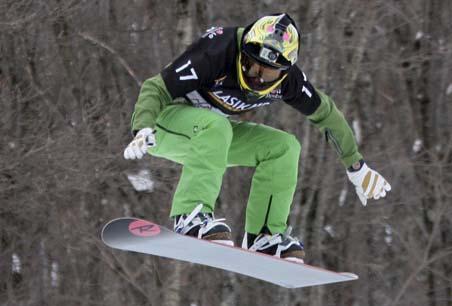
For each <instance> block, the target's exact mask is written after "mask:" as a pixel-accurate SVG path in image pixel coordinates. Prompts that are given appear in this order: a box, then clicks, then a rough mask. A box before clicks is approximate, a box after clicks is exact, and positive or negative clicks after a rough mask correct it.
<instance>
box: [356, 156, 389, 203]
mask: <svg viewBox="0 0 452 306" xmlns="http://www.w3.org/2000/svg"><path fill="white" fill-rule="evenodd" d="M347 175H348V178H349V179H350V181H351V182H352V183H353V185H355V189H356V193H357V194H358V197H359V199H360V200H361V203H362V204H363V205H364V206H366V204H367V199H371V198H374V199H375V200H378V199H379V198H384V197H385V196H386V192H389V191H390V190H391V185H389V183H388V182H387V181H386V180H385V179H384V177H382V176H381V174H380V173H378V172H377V171H375V170H372V169H370V168H369V167H368V166H367V165H366V163H364V164H363V166H362V167H361V169H360V170H359V171H356V172H350V171H347Z"/></svg>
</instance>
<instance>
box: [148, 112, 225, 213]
mask: <svg viewBox="0 0 452 306" xmlns="http://www.w3.org/2000/svg"><path fill="white" fill-rule="evenodd" d="M156 129H157V134H156V137H157V146H156V147H155V148H151V149H150V151H149V153H150V154H152V155H154V156H159V157H164V158H167V159H170V160H173V161H176V162H178V163H181V164H183V169H182V174H181V177H180V179H179V183H178V186H177V189H176V192H175V194H174V197H173V204H172V209H171V216H176V215H181V214H187V213H190V212H191V211H192V210H193V209H194V208H195V207H196V206H197V205H198V204H199V203H203V204H204V208H203V212H213V210H214V205H215V201H216V199H217V197H218V194H219V192H220V188H221V183H222V179H223V174H224V171H225V169H226V166H227V156H228V151H229V146H230V144H231V140H232V127H231V124H230V123H229V120H228V119H227V118H225V117H223V116H221V115H219V114H216V113H214V112H212V111H210V110H205V109H200V108H194V107H191V106H186V105H172V106H168V107H167V108H165V109H164V110H163V112H162V113H161V114H160V115H159V117H158V119H157V128H156Z"/></svg>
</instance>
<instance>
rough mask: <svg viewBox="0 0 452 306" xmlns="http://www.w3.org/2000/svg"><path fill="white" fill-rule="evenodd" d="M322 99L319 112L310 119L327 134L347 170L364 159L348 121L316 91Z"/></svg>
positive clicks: (321, 93) (328, 98) (327, 98)
mask: <svg viewBox="0 0 452 306" xmlns="http://www.w3.org/2000/svg"><path fill="white" fill-rule="evenodd" d="M315 91H316V93H317V95H318V96H319V97H320V104H319V106H318V108H317V110H316V111H315V112H314V113H312V114H311V115H309V116H308V119H309V120H310V121H311V122H312V123H313V124H314V125H315V126H316V127H318V128H319V129H320V131H321V132H322V133H324V134H325V137H326V139H327V140H328V141H329V142H330V143H331V144H332V145H333V147H334V148H335V149H336V152H337V153H338V155H339V156H340V159H341V161H342V163H343V164H344V166H345V167H346V168H348V167H350V166H351V165H352V164H354V163H355V162H357V161H359V160H360V159H362V155H361V154H360V153H359V152H358V145H357V143H356V140H355V137H354V135H353V132H352V129H351V128H350V126H349V124H348V122H347V120H346V119H345V118H344V115H343V114H342V112H340V111H339V110H338V109H337V107H336V105H335V104H334V102H333V100H332V99H331V98H330V97H329V96H327V95H326V94H324V93H323V92H321V91H320V90H318V89H315Z"/></svg>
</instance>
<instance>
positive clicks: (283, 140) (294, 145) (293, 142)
mask: <svg viewBox="0 0 452 306" xmlns="http://www.w3.org/2000/svg"><path fill="white" fill-rule="evenodd" d="M277 143H278V144H279V146H280V147H281V148H282V149H283V150H284V152H285V153H286V154H289V155H293V156H294V157H297V158H298V156H299V155H300V152H301V144H300V142H299V141H298V139H297V138H296V137H295V136H294V135H292V134H289V133H286V132H282V133H280V134H278V137H277Z"/></svg>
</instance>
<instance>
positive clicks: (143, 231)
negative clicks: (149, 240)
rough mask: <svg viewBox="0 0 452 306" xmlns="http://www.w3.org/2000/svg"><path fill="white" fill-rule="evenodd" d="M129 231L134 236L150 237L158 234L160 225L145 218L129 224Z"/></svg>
mask: <svg viewBox="0 0 452 306" xmlns="http://www.w3.org/2000/svg"><path fill="white" fill-rule="evenodd" d="M129 232H130V233H132V234H133V235H135V236H140V237H151V236H156V235H158V234H160V227H159V226H158V225H157V224H154V223H151V222H149V221H146V220H137V221H133V222H132V223H130V224H129Z"/></svg>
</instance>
